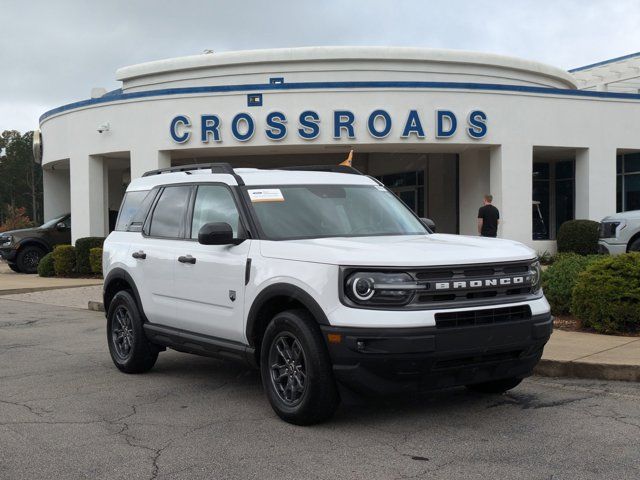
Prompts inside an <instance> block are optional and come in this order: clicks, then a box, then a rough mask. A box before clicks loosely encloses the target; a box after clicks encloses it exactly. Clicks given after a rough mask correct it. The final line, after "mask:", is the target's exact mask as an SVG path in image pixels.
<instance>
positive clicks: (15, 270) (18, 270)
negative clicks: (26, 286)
mask: <svg viewBox="0 0 640 480" xmlns="http://www.w3.org/2000/svg"><path fill="white" fill-rule="evenodd" d="M7 265H9V268H10V269H11V270H13V271H14V272H16V273H20V269H19V268H18V265H16V264H15V263H8V264H7Z"/></svg>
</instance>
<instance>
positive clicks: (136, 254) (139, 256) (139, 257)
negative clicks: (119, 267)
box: [131, 250, 147, 260]
mask: <svg viewBox="0 0 640 480" xmlns="http://www.w3.org/2000/svg"><path fill="white" fill-rule="evenodd" d="M131 256H132V257H133V258H135V259H137V260H144V259H145V258H147V254H146V253H144V252H143V251H142V250H140V251H139V252H133V253H132V254H131Z"/></svg>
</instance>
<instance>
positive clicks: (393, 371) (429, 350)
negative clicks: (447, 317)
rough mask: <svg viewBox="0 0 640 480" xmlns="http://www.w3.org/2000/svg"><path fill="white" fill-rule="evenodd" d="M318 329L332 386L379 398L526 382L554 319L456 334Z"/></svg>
mask: <svg viewBox="0 0 640 480" xmlns="http://www.w3.org/2000/svg"><path fill="white" fill-rule="evenodd" d="M321 329H322V333H323V334H324V338H325V341H326V343H327V347H328V349H329V355H330V357H331V361H332V363H333V371H334V375H335V378H336V380H337V381H338V382H340V383H341V384H343V385H345V386H347V387H349V388H351V389H352V390H354V391H356V392H358V393H362V394H382V395H384V394H397V393H403V392H414V391H422V390H434V389H440V388H448V387H453V386H457V385H469V384H474V383H481V382H487V381H491V380H499V379H503V378H510V377H526V376H528V375H530V374H531V372H532V370H533V368H534V367H535V365H536V364H537V363H538V361H539V360H540V357H541V356H542V350H543V348H544V345H545V344H546V343H547V341H548V340H549V337H550V335H551V332H552V330H553V318H552V317H551V315H550V314H549V313H546V314H543V315H536V316H532V317H529V318H527V319H524V320H519V321H513V322H509V323H500V324H491V325H474V326H468V327H457V328H437V327H421V328H394V329H388V328H385V329H382V328H348V327H332V326H321ZM329 334H339V335H341V339H342V340H341V342H340V343H331V342H329V341H327V339H328V337H327V335H329ZM333 338H334V339H335V338H336V337H333Z"/></svg>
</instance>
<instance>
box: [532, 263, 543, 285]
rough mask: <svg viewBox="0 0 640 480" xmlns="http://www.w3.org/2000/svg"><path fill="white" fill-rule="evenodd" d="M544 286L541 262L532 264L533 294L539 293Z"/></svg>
mask: <svg viewBox="0 0 640 480" xmlns="http://www.w3.org/2000/svg"><path fill="white" fill-rule="evenodd" d="M541 284H542V268H541V267H540V262H538V261H535V262H533V263H532V264H531V292H532V293H538V292H539V291H540V286H541Z"/></svg>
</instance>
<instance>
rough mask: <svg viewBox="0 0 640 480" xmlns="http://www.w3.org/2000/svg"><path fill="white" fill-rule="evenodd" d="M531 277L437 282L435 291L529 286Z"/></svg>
mask: <svg viewBox="0 0 640 480" xmlns="http://www.w3.org/2000/svg"><path fill="white" fill-rule="evenodd" d="M529 284H531V275H520V276H517V277H500V278H484V279H476V280H456V281H454V282H435V285H434V290H465V289H473V288H488V287H497V286H501V287H507V286H509V285H517V286H520V285H529Z"/></svg>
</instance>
